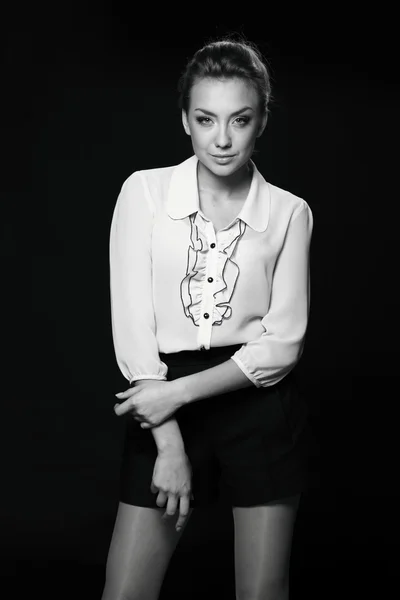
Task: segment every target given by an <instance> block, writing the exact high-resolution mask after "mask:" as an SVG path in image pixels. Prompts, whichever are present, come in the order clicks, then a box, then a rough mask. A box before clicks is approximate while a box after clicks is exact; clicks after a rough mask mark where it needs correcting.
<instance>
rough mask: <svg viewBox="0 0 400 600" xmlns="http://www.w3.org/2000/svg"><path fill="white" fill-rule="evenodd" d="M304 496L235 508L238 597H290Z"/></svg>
mask: <svg viewBox="0 0 400 600" xmlns="http://www.w3.org/2000/svg"><path fill="white" fill-rule="evenodd" d="M300 496H301V494H298V495H296V496H292V497H290V498H285V499H282V500H279V501H276V502H271V503H268V504H263V505H260V506H252V507H249V508H247V507H246V508H243V507H234V508H233V518H234V533H235V580H236V599H237V600H288V598H289V563H290V554H291V548H292V536H293V529H294V524H295V521H296V516H297V509H298V505H299V501H300Z"/></svg>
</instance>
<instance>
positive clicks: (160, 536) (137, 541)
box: [102, 502, 193, 600]
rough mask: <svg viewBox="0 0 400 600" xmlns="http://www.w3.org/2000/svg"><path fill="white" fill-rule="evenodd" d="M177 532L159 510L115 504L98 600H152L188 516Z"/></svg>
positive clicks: (157, 592)
mask: <svg viewBox="0 0 400 600" xmlns="http://www.w3.org/2000/svg"><path fill="white" fill-rule="evenodd" d="M192 511H193V509H190V510H189V515H188V517H187V519H186V522H185V524H184V526H183V528H182V529H181V531H180V532H179V533H178V532H177V531H176V530H175V523H176V521H177V519H178V515H179V512H178V511H177V512H176V514H175V515H174V516H173V517H167V518H166V519H165V520H164V519H162V515H163V514H164V513H165V507H163V508H147V507H142V506H132V505H130V504H125V503H123V502H120V503H119V507H118V512H117V516H116V520H115V525H114V531H113V535H112V539H111V544H110V549H109V552H108V558H107V565H106V582H105V587H104V591H103V596H102V600H122V599H124V600H136V598H140V599H141V600H156V599H157V598H158V595H159V591H160V589H161V585H162V582H163V579H164V575H165V573H166V570H167V567H168V564H169V561H170V559H171V557H172V554H173V552H174V550H175V548H176V545H177V544H178V541H179V539H180V537H181V536H182V533H183V532H184V530H185V527H186V524H187V522H188V520H189V518H190V515H191V514H192Z"/></svg>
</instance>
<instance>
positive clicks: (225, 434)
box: [119, 344, 310, 508]
mask: <svg viewBox="0 0 400 600" xmlns="http://www.w3.org/2000/svg"><path fill="white" fill-rule="evenodd" d="M240 347H241V344H237V345H234V346H224V347H215V348H211V349H210V350H206V351H188V350H185V351H182V352H177V353H173V354H164V353H160V359H161V360H162V361H163V362H165V364H166V365H167V366H168V375H167V379H168V381H172V380H174V379H177V378H179V377H184V376H186V375H191V374H192V373H198V372H199V371H203V370H205V369H208V368H211V367H213V366H215V365H218V364H220V363H222V362H225V361H226V360H228V359H229V358H230V357H231V356H232V355H233V354H234V353H235V352H236V351H237V350H238V349H239V348H240ZM174 417H175V418H176V420H177V421H178V424H179V427H180V430H181V433H182V437H183V440H184V444H185V451H186V454H187V456H188V458H189V461H190V463H191V467H192V493H193V496H194V499H192V500H191V506H192V507H196V506H207V505H212V504H215V503H216V502H217V501H218V500H219V498H220V497H221V493H222V494H223V495H224V497H225V498H226V499H227V500H228V501H229V502H230V503H231V505H232V506H243V507H244V506H256V505H259V504H265V503H267V502H271V501H275V500H280V499H282V498H286V497H288V496H291V495H294V494H297V493H299V492H302V491H304V490H305V489H306V488H307V482H308V456H309V447H310V446H309V439H310V437H309V436H310V432H309V423H308V409H307V405H306V403H305V402H304V400H303V399H302V397H301V396H300V394H299V392H298V389H297V386H296V382H295V376H294V374H293V372H291V373H289V375H287V376H286V377H285V378H284V379H283V380H281V381H280V382H279V383H277V384H275V385H273V386H270V387H260V388H257V387H256V386H255V385H252V386H251V387H247V388H242V389H239V390H235V391H234V392H229V393H226V394H221V395H219V396H213V397H211V398H207V399H204V400H198V401H197V402H192V403H190V404H187V405H185V406H183V407H181V408H180V409H179V410H178V411H177V412H176V413H174ZM125 418H126V431H125V440H124V447H123V454H122V460H121V471H120V494H119V499H120V501H122V502H125V503H127V504H133V505H135V506H145V507H150V508H157V504H156V499H157V494H155V493H152V492H151V489H150V484H151V481H152V475H153V469H154V463H155V460H156V457H157V447H156V444H155V441H154V438H153V435H152V433H151V430H150V429H142V428H141V427H140V423H139V422H138V421H136V420H135V419H134V418H133V417H132V415H130V414H128V415H126V417H125Z"/></svg>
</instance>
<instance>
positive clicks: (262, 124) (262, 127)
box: [257, 113, 268, 137]
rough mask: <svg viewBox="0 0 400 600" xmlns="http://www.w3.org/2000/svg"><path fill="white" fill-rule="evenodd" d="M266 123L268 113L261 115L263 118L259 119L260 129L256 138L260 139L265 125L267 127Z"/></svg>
mask: <svg viewBox="0 0 400 600" xmlns="http://www.w3.org/2000/svg"><path fill="white" fill-rule="evenodd" d="M267 121H268V113H265V115H263V117H262V119H261V123H260V127H259V129H258V133H257V137H260V136H261V135H262V134H263V132H264V129H265V127H266V125H267Z"/></svg>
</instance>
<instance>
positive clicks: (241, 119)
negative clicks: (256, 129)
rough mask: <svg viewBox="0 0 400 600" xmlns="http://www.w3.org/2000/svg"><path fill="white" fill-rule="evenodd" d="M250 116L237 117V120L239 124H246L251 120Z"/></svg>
mask: <svg viewBox="0 0 400 600" xmlns="http://www.w3.org/2000/svg"><path fill="white" fill-rule="evenodd" d="M249 120H250V119H249V117H237V119H236V122H237V123H238V124H239V125H246V124H247V123H248V122H249Z"/></svg>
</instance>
